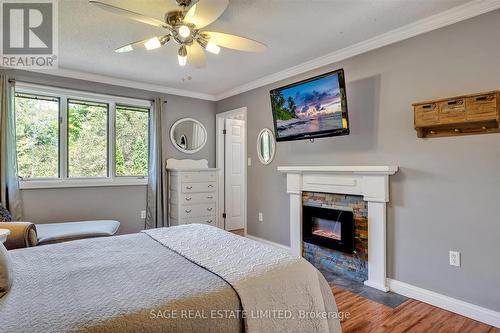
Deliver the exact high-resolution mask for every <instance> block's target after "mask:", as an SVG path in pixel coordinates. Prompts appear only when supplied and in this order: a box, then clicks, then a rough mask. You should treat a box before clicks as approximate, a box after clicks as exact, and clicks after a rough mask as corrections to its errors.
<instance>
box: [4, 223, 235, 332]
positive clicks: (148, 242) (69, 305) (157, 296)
mask: <svg viewBox="0 0 500 333" xmlns="http://www.w3.org/2000/svg"><path fill="white" fill-rule="evenodd" d="M10 254H11V257H12V262H13V264H14V284H13V286H12V289H11V291H10V292H9V293H8V294H7V295H5V296H4V297H3V298H1V299H0V331H1V332H16V333H17V332H22V333H28V332H46V333H49V332H241V331H243V322H242V320H241V319H238V318H236V317H234V316H231V315H230V316H226V315H220V316H219V315H213V314H214V312H213V310H221V311H219V312H217V313H218V314H222V313H224V314H228V313H237V312H238V311H240V310H241V305H240V301H239V298H238V295H237V294H236V292H235V291H234V290H233V288H232V287H231V286H230V285H229V284H228V283H226V282H225V281H224V280H222V279H221V278H220V277H218V276H217V275H215V274H213V273H211V272H209V271H207V270H205V269H203V268H201V267H199V266H197V265H195V264H193V263H192V262H190V261H188V260H187V259H185V258H184V257H182V256H180V255H178V254H176V253H174V252H172V251H171V250H169V249H168V248H166V247H165V246H162V245H161V244H159V243H158V242H156V241H155V240H153V239H152V238H150V237H149V236H147V235H145V234H142V233H139V234H133V235H125V236H117V237H108V238H96V239H86V240H79V241H73V242H68V243H61V244H54V245H47V246H40V247H35V248H30V249H20V250H13V251H10ZM168 317H170V318H168Z"/></svg>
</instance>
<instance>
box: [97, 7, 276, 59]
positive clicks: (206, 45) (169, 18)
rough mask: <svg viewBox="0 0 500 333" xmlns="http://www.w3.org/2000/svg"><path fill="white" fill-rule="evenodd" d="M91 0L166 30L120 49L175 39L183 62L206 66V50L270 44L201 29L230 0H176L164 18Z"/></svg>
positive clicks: (263, 47) (148, 46)
mask: <svg viewBox="0 0 500 333" xmlns="http://www.w3.org/2000/svg"><path fill="white" fill-rule="evenodd" d="M89 2H90V3H91V4H93V5H95V6H97V7H99V8H102V9H104V10H107V11H109V12H112V13H114V14H118V15H121V16H124V17H127V18H129V19H131V20H135V21H139V22H142V23H145V24H149V25H152V26H155V27H159V28H163V29H165V30H166V33H165V34H163V35H160V36H155V37H150V38H146V39H143V40H139V41H136V42H133V43H129V44H126V45H124V46H121V47H119V48H117V49H116V50H115V52H117V53H124V52H130V51H133V50H136V49H139V48H145V49H146V50H154V49H157V48H160V47H162V46H163V45H165V44H166V43H167V42H168V41H170V40H173V41H174V42H175V43H177V44H178V45H180V46H179V49H178V51H177V59H178V61H179V65H180V66H186V64H187V63H188V62H189V63H190V64H192V65H194V66H195V67H197V68H202V67H205V65H206V55H205V51H208V52H211V53H214V54H219V52H220V49H221V47H225V48H230V49H235V50H239V51H246V52H263V51H264V50H266V48H267V47H266V45H264V44H262V43H259V42H257V41H254V40H252V39H248V38H244V37H240V36H236V35H231V34H226V33H222V32H214V31H204V30H201V29H203V28H204V27H206V26H207V25H209V24H210V23H212V22H214V21H216V20H217V19H218V18H219V16H221V15H222V13H223V12H224V11H225V10H226V8H227V6H228V4H229V0H199V1H196V0H176V2H177V5H178V6H179V7H180V8H179V9H178V10H173V11H170V12H167V13H166V14H165V19H164V21H162V20H159V19H156V18H153V17H149V16H145V15H142V14H140V13H136V12H133V11H130V10H128V9H125V8H120V7H116V6H113V5H110V4H106V3H104V2H101V1H97V0H89Z"/></svg>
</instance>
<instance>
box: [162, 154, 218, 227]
mask: <svg viewBox="0 0 500 333" xmlns="http://www.w3.org/2000/svg"><path fill="white" fill-rule="evenodd" d="M188 161H192V162H188ZM206 165H208V163H207V161H206V160H200V161H195V160H173V159H169V160H168V161H167V172H168V189H169V191H168V192H169V193H168V205H169V210H168V212H169V213H168V217H169V222H170V225H179V224H189V223H204V224H209V225H213V226H218V223H217V203H218V186H217V181H218V169H214V168H208V167H205V166H206Z"/></svg>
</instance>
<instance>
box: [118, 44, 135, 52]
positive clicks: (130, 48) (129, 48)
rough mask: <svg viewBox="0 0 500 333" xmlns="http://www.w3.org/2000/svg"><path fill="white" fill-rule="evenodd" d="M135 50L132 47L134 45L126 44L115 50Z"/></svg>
mask: <svg viewBox="0 0 500 333" xmlns="http://www.w3.org/2000/svg"><path fill="white" fill-rule="evenodd" d="M133 50H134V48H133V47H132V45H125V46H123V47H120V48H119V49H116V50H115V52H116V53H125V52H130V51H133Z"/></svg>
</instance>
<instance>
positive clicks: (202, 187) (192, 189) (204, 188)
mask: <svg viewBox="0 0 500 333" xmlns="http://www.w3.org/2000/svg"><path fill="white" fill-rule="evenodd" d="M216 190H217V182H204V183H185V182H183V183H182V193H197V192H215V191H216Z"/></svg>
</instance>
